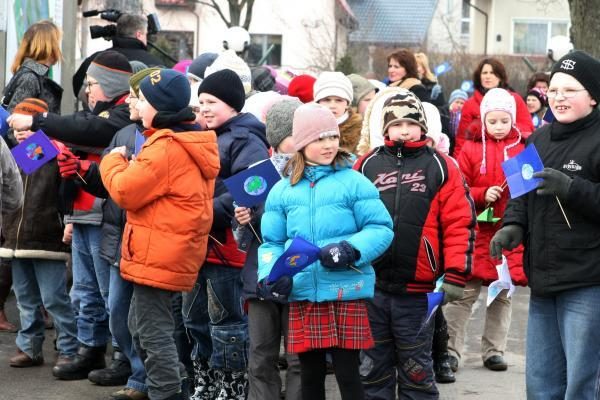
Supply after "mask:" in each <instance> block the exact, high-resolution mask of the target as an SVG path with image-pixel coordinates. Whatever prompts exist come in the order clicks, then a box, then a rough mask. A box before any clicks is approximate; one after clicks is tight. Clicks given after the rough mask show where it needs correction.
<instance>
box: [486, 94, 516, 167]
mask: <svg viewBox="0 0 600 400" xmlns="http://www.w3.org/2000/svg"><path fill="white" fill-rule="evenodd" d="M479 111H480V114H481V142H482V145H483V159H482V160H481V167H480V168H479V173H480V174H481V175H485V174H486V172H487V168H486V156H485V151H486V149H485V131H486V129H485V116H486V115H487V114H488V113H490V112H492V111H504V112H507V113H508V114H510V119H511V125H512V128H513V129H515V130H516V131H517V132H518V134H519V137H518V138H517V140H516V141H515V142H514V143H511V144H509V145H508V146H505V147H504V160H505V161H506V160H508V149H510V148H512V147H515V146H516V145H517V144H519V143H520V142H521V131H519V129H518V128H517V125H516V121H517V103H516V101H515V98H514V97H513V96H512V95H511V94H510V93H509V92H508V91H507V90H505V89H501V88H493V89H490V90H489V91H488V92H487V93H486V94H485V96H483V100H481V106H480V108H479Z"/></svg>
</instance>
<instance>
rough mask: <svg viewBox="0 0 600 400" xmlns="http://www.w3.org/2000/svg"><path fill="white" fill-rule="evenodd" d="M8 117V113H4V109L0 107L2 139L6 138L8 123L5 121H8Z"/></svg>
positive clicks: (0, 133) (0, 132) (0, 134)
mask: <svg viewBox="0 0 600 400" xmlns="http://www.w3.org/2000/svg"><path fill="white" fill-rule="evenodd" d="M9 116H10V114H9V113H8V111H6V109H5V108H4V107H2V106H0V136H2V137H6V132H8V128H9V127H8V122H6V120H7V119H8V117H9Z"/></svg>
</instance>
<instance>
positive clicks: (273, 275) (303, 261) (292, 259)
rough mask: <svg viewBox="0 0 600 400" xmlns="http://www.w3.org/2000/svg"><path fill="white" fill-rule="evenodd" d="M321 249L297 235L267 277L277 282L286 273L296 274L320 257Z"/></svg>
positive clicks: (269, 280)
mask: <svg viewBox="0 0 600 400" xmlns="http://www.w3.org/2000/svg"><path fill="white" fill-rule="evenodd" d="M320 251H321V249H320V248H318V247H317V246H315V245H314V244H312V243H311V242H309V241H306V240H304V239H302V238H301V237H296V238H294V240H292V243H291V244H290V247H288V248H287V250H286V251H284V252H283V254H282V255H281V256H280V257H279V258H278V259H277V261H275V264H273V268H272V269H271V272H270V273H269V277H268V278H267V281H268V282H275V281H276V280H277V279H279V278H281V277H282V276H284V275H289V276H294V275H296V274H297V273H298V272H300V271H302V270H303V269H304V268H306V267H308V266H309V265H310V264H312V263H314V262H315V261H317V260H318V259H319V253H320Z"/></svg>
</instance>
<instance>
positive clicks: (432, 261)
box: [423, 236, 438, 277]
mask: <svg viewBox="0 0 600 400" xmlns="http://www.w3.org/2000/svg"><path fill="white" fill-rule="evenodd" d="M423 244H424V245H425V252H426V253H427V260H428V261H429V266H430V267H431V271H432V272H433V276H434V277H435V275H436V272H437V270H438V263H437V260H436V258H435V251H434V250H433V246H432V245H431V243H430V242H429V240H428V239H427V237H425V236H423Z"/></svg>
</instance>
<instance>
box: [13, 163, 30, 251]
mask: <svg viewBox="0 0 600 400" xmlns="http://www.w3.org/2000/svg"><path fill="white" fill-rule="evenodd" d="M28 183H29V175H26V176H25V188H24V190H23V205H22V206H21V217H20V218H19V225H18V226H17V239H16V240H15V250H17V249H18V248H19V233H21V225H22V224H23V216H24V215H25V198H27V186H28Z"/></svg>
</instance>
